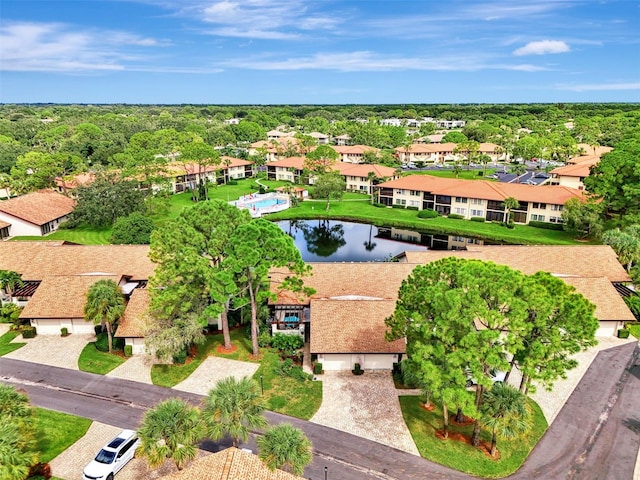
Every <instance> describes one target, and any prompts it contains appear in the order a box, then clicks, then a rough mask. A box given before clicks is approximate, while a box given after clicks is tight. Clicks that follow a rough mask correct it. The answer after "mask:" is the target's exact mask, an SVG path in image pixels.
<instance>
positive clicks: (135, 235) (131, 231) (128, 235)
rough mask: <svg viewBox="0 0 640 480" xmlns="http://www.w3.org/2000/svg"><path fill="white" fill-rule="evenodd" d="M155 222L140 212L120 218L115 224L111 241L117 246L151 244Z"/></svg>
mask: <svg viewBox="0 0 640 480" xmlns="http://www.w3.org/2000/svg"><path fill="white" fill-rule="evenodd" d="M154 228H155V226H154V224H153V220H151V218H149V217H147V216H146V215H143V214H141V213H140V212H134V213H132V214H131V215H128V216H126V217H120V218H118V219H117V220H116V221H115V223H114V224H113V230H112V231H111V238H110V239H109V241H110V242H111V243H113V244H116V245H125V244H126V245H142V244H148V243H150V242H151V232H153V229H154Z"/></svg>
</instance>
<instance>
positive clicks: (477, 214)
mask: <svg viewBox="0 0 640 480" xmlns="http://www.w3.org/2000/svg"><path fill="white" fill-rule="evenodd" d="M483 215H484V212H483V211H482V210H471V216H472V217H482V216H483Z"/></svg>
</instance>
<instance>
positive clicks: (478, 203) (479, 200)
mask: <svg viewBox="0 0 640 480" xmlns="http://www.w3.org/2000/svg"><path fill="white" fill-rule="evenodd" d="M471 203H472V204H473V205H482V200H481V199H480V198H472V199H471Z"/></svg>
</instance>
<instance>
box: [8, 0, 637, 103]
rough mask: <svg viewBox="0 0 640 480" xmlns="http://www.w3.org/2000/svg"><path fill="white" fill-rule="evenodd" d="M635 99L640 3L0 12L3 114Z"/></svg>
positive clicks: (13, 1) (239, 2) (94, 1)
mask: <svg viewBox="0 0 640 480" xmlns="http://www.w3.org/2000/svg"><path fill="white" fill-rule="evenodd" d="M601 101H602V102H638V101H640V2H638V1H637V0H619V1H616V0H613V1H597V0H586V1H580V0H476V1H474V0H447V1H442V0H439V1H434V0H413V1H401V0H378V1H369V0H360V1H326V0H223V1H218V0H72V1H54V0H41V1H30V0H0V102H3V103H13V102H57V103H73V102H78V103H115V102H118V103H210V104H228V103H234V104H235V103H243V104H247V103H258V104H281V103H315V104H321V103H328V104H333V103H475V102H478V103H486V102H497V103H510V102H601Z"/></svg>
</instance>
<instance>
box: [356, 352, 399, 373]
mask: <svg viewBox="0 0 640 480" xmlns="http://www.w3.org/2000/svg"><path fill="white" fill-rule="evenodd" d="M397 358H398V356H397V355H392V354H389V353H386V354H382V353H368V354H366V355H365V356H364V365H363V367H362V368H366V369H367V370H391V369H392V368H393V363H394V362H396V361H397Z"/></svg>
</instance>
